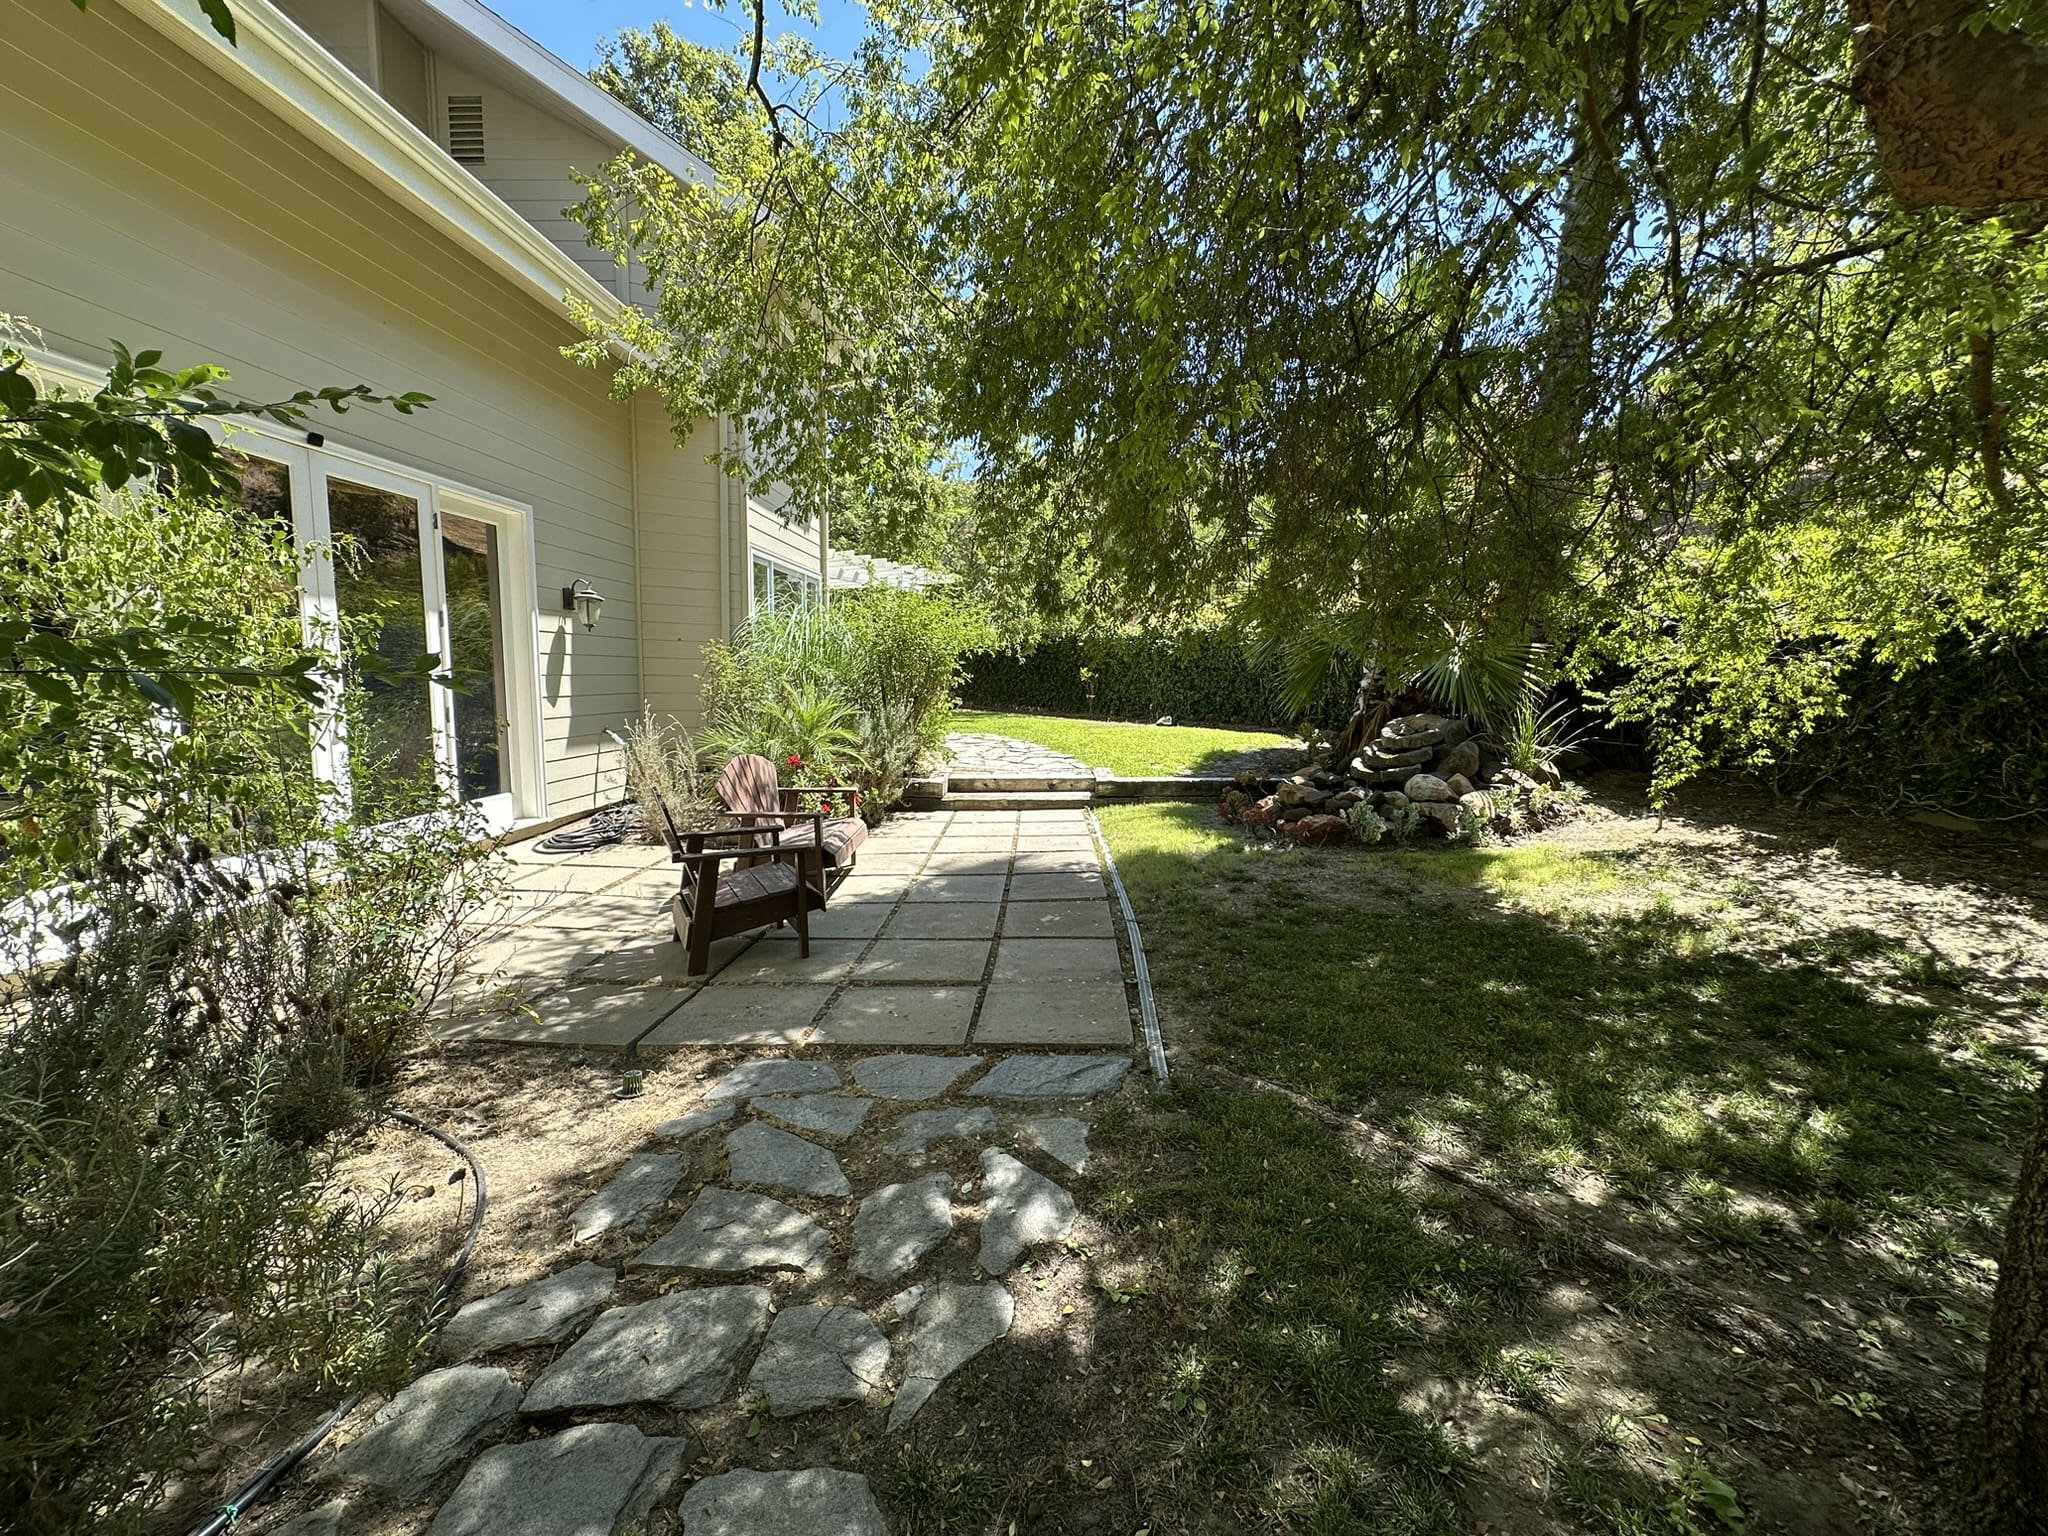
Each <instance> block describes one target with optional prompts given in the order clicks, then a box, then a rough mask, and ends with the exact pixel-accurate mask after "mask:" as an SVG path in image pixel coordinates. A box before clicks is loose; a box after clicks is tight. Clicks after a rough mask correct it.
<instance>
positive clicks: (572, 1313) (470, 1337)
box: [439, 1260, 619, 1360]
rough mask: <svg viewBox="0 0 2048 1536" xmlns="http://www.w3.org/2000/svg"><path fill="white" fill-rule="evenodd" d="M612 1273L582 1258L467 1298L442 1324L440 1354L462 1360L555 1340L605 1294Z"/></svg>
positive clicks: (614, 1275)
mask: <svg viewBox="0 0 2048 1536" xmlns="http://www.w3.org/2000/svg"><path fill="white" fill-rule="evenodd" d="M618 1279H619V1276H618V1272H617V1271H616V1270H610V1269H606V1268H604V1267H603V1266H602V1265H598V1264H592V1263H590V1262H589V1261H588V1260H585V1261H584V1262H583V1263H581V1264H576V1265H572V1266H570V1267H569V1268H568V1269H565V1270H563V1271H562V1272H561V1273H560V1274H555V1275H546V1276H543V1277H542V1278H541V1279H539V1280H529V1281H527V1283H526V1284H524V1285H515V1286H513V1287H511V1288H510V1289H509V1290H503V1291H499V1292H498V1293H497V1294H496V1295H494V1296H483V1297H479V1298H478V1299H477V1300H475V1301H472V1302H471V1303H469V1305H467V1306H466V1307H464V1308H463V1309H462V1310H461V1311H460V1312H457V1313H456V1314H455V1315H454V1316H453V1317H451V1318H450V1319H448V1321H447V1322H446V1323H445V1324H443V1325H442V1328H441V1337H440V1340H439V1348H440V1352H441V1356H442V1358H443V1359H447V1360H467V1359H469V1358H470V1356H472V1355H482V1354H488V1353H489V1352H491V1351H492V1350H498V1349H532V1348H534V1347H535V1346H537V1345H541V1344H559V1343H561V1342H562V1341H563V1340H564V1339H566V1338H568V1337H569V1335H570V1334H572V1333H574V1332H575V1331H576V1330H577V1329H579V1328H581V1327H582V1326H583V1325H584V1324H585V1323H587V1322H589V1321H590V1320H591V1318H593V1317H595V1316H596V1315H597V1309H598V1308H599V1307H601V1306H603V1305H604V1304H605V1303H606V1302H607V1301H609V1300H610V1299H611V1294H612V1287H613V1286H614V1285H616V1284H617V1283H618Z"/></svg>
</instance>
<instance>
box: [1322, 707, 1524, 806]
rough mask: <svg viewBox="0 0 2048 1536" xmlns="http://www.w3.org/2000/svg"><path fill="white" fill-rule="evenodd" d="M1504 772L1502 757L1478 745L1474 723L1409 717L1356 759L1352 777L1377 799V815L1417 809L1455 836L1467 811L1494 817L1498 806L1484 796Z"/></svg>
mask: <svg viewBox="0 0 2048 1536" xmlns="http://www.w3.org/2000/svg"><path fill="white" fill-rule="evenodd" d="M1499 768H1500V760H1499V757H1498V756H1497V755H1496V754H1494V753H1492V752H1491V751H1488V750H1486V749H1485V748H1483V747H1482V746H1481V744H1480V743H1479V742H1478V741H1476V740H1474V739H1473V736H1472V725H1471V722H1470V721H1468V720H1466V719H1464V718H1462V717H1461V716H1457V715H1403V716H1402V717H1401V718H1400V719H1398V720H1389V721H1388V722H1387V723H1386V725H1385V726H1383V727H1382V728H1381V730H1380V734H1379V739H1378V740H1377V741H1374V742H1371V743H1369V744H1368V745H1367V746H1366V748H1365V750H1364V751H1362V752H1360V753H1359V754H1358V756H1356V757H1354V758H1353V759H1351V762H1350V764H1349V766H1348V767H1347V769H1346V777H1348V778H1349V779H1350V780H1351V781H1352V782H1353V783H1355V784H1358V785H1361V786H1363V787H1364V788H1365V789H1367V790H1368V791H1369V792H1370V793H1371V796H1372V803H1373V809H1374V810H1376V811H1379V812H1381V813H1382V814H1387V813H1390V812H1394V811H1398V810H1400V809H1402V808H1403V807H1404V806H1413V807H1414V808H1415V811H1416V813H1417V814H1418V815H1420V816H1421V817H1422V819H1423V820H1425V821H1430V822H1434V823H1435V824H1436V825H1437V826H1439V827H1441V828H1442V829H1443V830H1444V831H1446V832H1455V831H1457V829H1458V817H1459V813H1460V812H1461V811H1462V812H1465V813H1467V814H1470V815H1475V816H1479V817H1481V818H1484V817H1487V816H1490V815H1491V814H1492V809H1493V801H1492V799H1491V797H1489V796H1487V795H1484V794H1482V793H1480V790H1481V787H1482V786H1484V785H1486V784H1488V783H1491V782H1492V779H1493V776H1494V774H1495V773H1496V772H1497V771H1498V770H1499Z"/></svg>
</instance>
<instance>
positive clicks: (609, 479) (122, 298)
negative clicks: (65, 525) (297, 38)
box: [0, 0, 639, 813]
mask: <svg viewBox="0 0 2048 1536" xmlns="http://www.w3.org/2000/svg"><path fill="white" fill-rule="evenodd" d="M0 37H4V38H5V39H6V45H5V46H4V47H0V207H4V208H5V209H6V216H5V218H4V219H0V311H7V312H10V313H14V314H20V315H24V316H26V317H27V318H28V319H29V320H30V321H31V322H33V323H34V324H36V325H38V326H40V327H41V328H42V330H43V332H44V335H45V339H46V340H47V342H48V343H49V345H50V346H51V347H52V348H53V349H56V350H59V351H62V352H65V353H69V354H71V355H73V356H76V357H79V358H82V359H86V360H94V359H97V358H100V357H102V356H103V355H104V351H105V346H106V341H107V338H109V337H118V338H120V339H121V340H123V341H126V342H127V343H129V344H130V345H131V346H134V347H136V348H138V349H139V348H141V347H144V346H155V347H161V348H162V349H163V350H164V351H165V354H166V357H167V359H168V360H169V361H171V362H176V363H182V362H198V361H212V362H218V363H221V364H223V365H225V366H227V367H228V368H230V369H232V370H233V373H234V380H233V384H232V388H233V389H234V390H235V391H237V392H238V393H242V394H244V395H246V396H249V397H253V398H264V397H266V396H271V395H275V394H281V393H285V392H289V391H290V390H293V389H296V388H300V387H304V386H308V385H323V384H330V383H355V382H357V381H362V382H365V383H368V384H370V385H372V386H373V387H375V388H378V389H382V390H389V391H397V390H406V389H419V390H424V391H426V392H427V393H429V394H431V395H433V396H434V397H435V404H434V405H433V406H432V407H431V408H430V409H428V410H426V411H424V412H421V413H420V414H418V415H416V416H413V417H401V416H398V415H395V414H393V413H391V412H388V411H382V410H367V409H357V410H354V411H351V412H349V413H348V414H347V415H346V416H342V417H334V416H332V415H330V414H328V413H323V414H322V419H320V420H319V421H318V422H317V423H316V425H317V426H318V427H319V429H320V430H321V431H323V432H325V433H326V435H327V438H328V441H329V443H330V444H332V445H336V446H350V447H356V448H359V449H361V450H363V451H365V452H370V453H375V454H379V455H381V456H384V457H386V458H389V459H393V460H396V461H399V462H401V463H403V464H407V465H410V466H414V467H417V468H419V469H423V470H426V471H429V472H432V473H438V474H441V475H445V476H447V477H449V478H452V479H457V480H461V481H464V482H467V483H469V484H471V485H474V486H476V487H477V488H478V489H480V490H484V491H488V492H492V493H495V494H497V495H500V496H503V497H505V498H508V499H510V500H514V501H519V502H525V503H528V504H530V505H531V506H532V507H533V509H534V532H535V545H536V551H535V552H536V559H537V585H538V587H539V592H538V594H537V595H536V599H537V605H538V615H537V620H536V623H537V631H538V633H537V649H538V653H539V658H540V670H541V674H542V676H541V679H540V682H541V693H542V701H543V702H542V720H543V730H544V736H545V743H546V754H547V765H548V766H547V773H548V792H549V800H550V806H549V808H550V810H551V812H554V813H561V812H563V811H566V810H571V809H575V808H578V807H581V806H587V805H589V804H592V803H596V802H600V801H606V800H611V799H614V798H616V797H617V796H618V794H619V792H620V779H621V775H620V772H619V768H618V753H617V751H616V749H615V748H612V747H611V746H610V744H609V743H608V742H606V741H605V740H604V738H603V737H602V736H601V735H600V732H601V730H602V729H603V728H604V727H605V726H616V725H617V724H618V723H619V722H620V721H622V720H623V719H624V718H626V717H627V716H628V715H629V714H630V713H631V712H632V711H633V710H634V709H635V708H636V707H637V703H638V696H639V687H638V675H637V654H636V653H637V636H636V633H635V628H636V624H637V622H638V614H637V613H636V612H635V604H634V602H633V589H634V569H633V542H634V529H633V513H632V501H631V497H632V471H633V462H632V440H631V423H630V418H629V413H628V411H627V410H626V409H625V408H624V407H623V406H621V405H620V404H618V403H616V402H614V401H612V400H610V399H609V398H608V397H607V394H606V389H605V380H604V379H603V377H602V376H600V375H599V374H596V373H593V372H590V371H588V370H584V369H580V368H577V367H574V366H573V365H571V364H570V363H569V362H567V361H566V360H564V359H563V358H562V357H561V355H560V351H559V349H560V347H561V346H562V345H563V344H564V343H565V342H568V341H571V340H573V339H574V334H575V333H574V328H573V327H572V326H571V325H570V324H569V323H568V321H567V320H566V319H564V318H563V317H562V316H560V315H559V314H557V313H555V312H554V311H552V310H551V309H549V308H546V307H544V306H542V305H541V304H539V303H538V302H537V301H535V300H533V299H531V298H529V297H527V296H526V295H524V294H523V293H522V292H520V291H519V290H516V289H515V288H513V287H512V286H511V285H510V284H508V283H507V282H506V281H504V280H503V279H501V278H500V277H498V276H497V275H496V274H495V273H494V272H493V271H491V270H490V269H489V268H487V267H485V266H484V265H483V264H482V263H481V262H479V261H477V260H475V259H473V258H472V257H470V256H469V255H468V254H466V253H465V252H464V251H462V250H461V249H460V248H458V247H456V246H455V245H454V244H452V243H451V242H449V241H448V240H446V239H445V238H443V237H442V236H440V235H439V234H438V233H437V232H435V231H434V230H433V229H432V228H431V227H430V226H428V225H427V224H426V223H424V222H423V221H421V220H419V219H417V218H415V217H414V216H413V215H411V214H410V213H408V212H407V211H405V210H404V209H402V208H400V207H399V206H398V205H396V204H395V203H393V202H392V201H391V200H389V199H388V198H386V197H385V196H383V195H382V194H381V193H379V192H377V191H376V190H375V189H373V188H372V187H371V186H370V185H369V184H368V183H366V182H365V181H363V180H362V179H361V178H359V177H358V176H356V175H355V174H354V173H352V172H351V171H350V170H348V168H347V167H345V166H343V165H342V164H340V163H339V162H337V161H335V160H334V159H332V158H331V157H329V156H327V155H326V154H325V153H324V152H323V151H321V150H320V149H318V148H317V147H316V146H314V145H313V144H311V143H310V142H309V141H307V140H305V139H304V138H302V137H300V136H299V135H297V134H296V133H294V132H292V131H291V130H290V129H289V128H287V127H286V126H285V125H283V124H282V123H280V122H279V121H277V120H276V119H274V118H272V117H270V116H268V115H267V114H266V113H265V112H264V111H263V110H262V109H260V108H259V107H257V106H256V105H255V104H254V103H252V102H250V101H247V100H245V99H242V98H239V97H237V96H234V95H232V94H231V93H229V92H226V91H224V90H223V89H222V87H221V82H220V80H219V78H218V77H217V76H215V75H213V74H212V73H210V72H209V71H206V70H205V69H204V68H203V67H202V66H200V65H199V64H197V63H196V62H193V61H191V60H189V59H187V57H186V56H185V55H184V54H182V53H181V52H178V51H176V50H174V49H172V48H171V47H170V46H169V45H168V44H166V43H164V42H163V41H162V40H160V39H159V38H157V37H156V35H155V34H153V33H151V32H149V31H147V30H146V29H145V28H143V27H142V26H141V25H140V24H139V23H137V22H136V21H134V20H133V19H132V18H130V17H128V16H127V15H126V14H125V13H124V12H123V11H121V10H120V9H119V8H118V7H116V6H114V5H111V4H109V5H95V6H93V7H92V8H91V10H90V11H88V12H87V13H85V14H83V15H81V14H80V13H78V12H77V11H75V10H74V9H73V8H72V7H70V6H66V5H60V6H52V5H49V4H46V3H44V0H0ZM576 576H586V577H588V578H590V579H591V581H592V582H594V583H595V584H596V585H597V587H598V588H599V590H600V591H602V592H604V593H605V594H606V595H607V597H609V598H610V599H611V601H610V602H609V603H608V604H607V605H606V608H605V612H604V618H603V622H602V624H601V625H600V627H599V628H598V629H597V630H595V631H593V632H589V633H585V632H584V631H582V630H580V629H576V630H572V628H571V625H570V623H569V621H568V620H567V619H566V618H565V617H563V616H562V615H560V614H559V613H558V612H557V611H556V610H558V609H559V607H560V592H561V588H562V587H563V586H564V585H566V584H567V583H568V582H569V581H570V580H571V579H572V578H573V577H576ZM524 596H526V595H525V594H514V595H513V597H514V601H515V602H517V601H520V600H521V599H522V598H523V597H524ZM600 759H601V760H602V761H600Z"/></svg>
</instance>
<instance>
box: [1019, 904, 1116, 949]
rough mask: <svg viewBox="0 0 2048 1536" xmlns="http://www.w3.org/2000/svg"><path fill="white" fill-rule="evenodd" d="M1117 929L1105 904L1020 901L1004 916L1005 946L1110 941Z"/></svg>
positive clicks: (1107, 905)
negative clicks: (1036, 941) (1024, 941)
mask: <svg viewBox="0 0 2048 1536" xmlns="http://www.w3.org/2000/svg"><path fill="white" fill-rule="evenodd" d="M1114 937H1116V927H1115V925H1114V924H1113V923H1112V922H1111V921H1110V916H1109V903H1108V902H1106V901H1019V902H1012V903H1011V904H1010V906H1008V907H1007V908H1005V909H1004V912H1003V942H1004V943H1006V944H1007V943H1008V942H1009V941H1010V940H1011V939H1031V938H1040V939H1110V938H1114Z"/></svg>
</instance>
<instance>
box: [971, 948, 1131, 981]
mask: <svg viewBox="0 0 2048 1536" xmlns="http://www.w3.org/2000/svg"><path fill="white" fill-rule="evenodd" d="M1123 980H1124V960H1123V956H1122V955H1120V954H1118V953H1117V947H1116V940H1115V939H1005V940H1004V941H1003V946H1002V948H1001V949H999V950H998V951H997V952H996V969H995V981H994V985H996V986H1002V985H1004V984H1005V983H1012V984H1014V983H1019V982H1022V983H1025V984H1027V985H1029V984H1032V983H1039V982H1048V981H1113V982H1115V983H1116V984H1117V985H1118V986H1122V985H1123Z"/></svg>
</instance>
